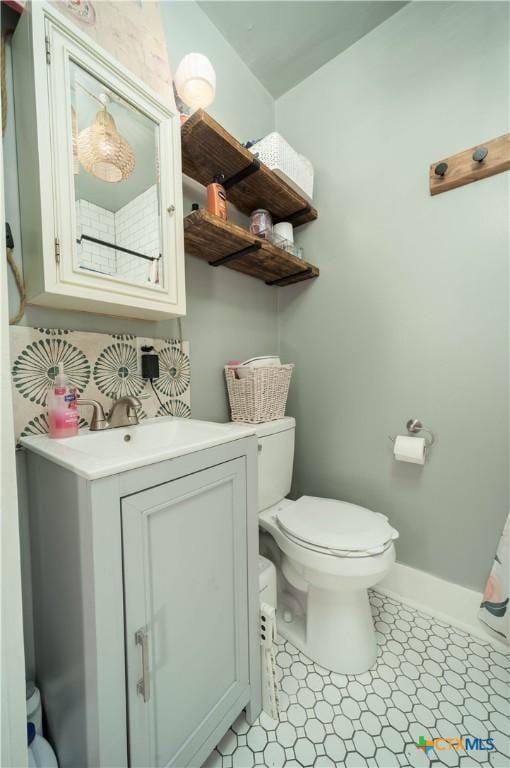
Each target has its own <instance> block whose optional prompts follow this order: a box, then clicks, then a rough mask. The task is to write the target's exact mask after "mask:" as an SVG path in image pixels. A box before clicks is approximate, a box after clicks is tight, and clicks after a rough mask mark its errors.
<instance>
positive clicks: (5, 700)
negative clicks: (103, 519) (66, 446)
mask: <svg viewBox="0 0 510 768" xmlns="http://www.w3.org/2000/svg"><path fill="white" fill-rule="evenodd" d="M0 98H1V97H0ZM0 251H1V254H0V310H1V315H0V318H1V319H0V323H1V328H0V381H1V382H2V395H1V416H0V423H1V429H0V432H1V448H0V452H1V471H2V474H1V508H0V541H1V549H0V562H1V584H2V593H1V618H0V622H1V632H0V644H1V654H0V679H1V681H2V685H1V688H2V696H1V703H0V708H1V723H2V725H1V734H0V764H1V765H2V766H5V768H10V767H11V766H12V767H13V768H24V767H25V766H26V765H27V759H28V757H27V730H26V703H25V650H24V644H23V611H22V598H21V561H20V545H19V521H18V493H17V487H16V457H15V441H14V424H13V415H12V397H11V366H10V353H9V301H8V296H7V261H6V258H5V207H4V173H3V153H2V146H1V145H0Z"/></svg>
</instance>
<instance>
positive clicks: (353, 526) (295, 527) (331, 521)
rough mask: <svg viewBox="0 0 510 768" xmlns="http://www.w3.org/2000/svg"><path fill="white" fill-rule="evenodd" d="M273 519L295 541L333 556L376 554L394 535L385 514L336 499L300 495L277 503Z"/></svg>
mask: <svg viewBox="0 0 510 768" xmlns="http://www.w3.org/2000/svg"><path fill="white" fill-rule="evenodd" d="M276 519H277V523H278V527H279V528H280V530H281V531H282V533H284V534H285V535H286V536H287V537H288V538H289V539H291V540H292V541H293V542H294V543H295V544H298V545H300V546H302V547H305V548H306V549H310V550H313V551H315V552H318V553H321V554H326V555H333V556H335V557H349V558H351V557H371V556H374V555H379V554H381V553H382V552H385V551H386V550H387V549H388V548H389V547H391V545H392V544H393V541H394V540H395V539H397V538H398V533H397V531H396V530H395V529H394V528H392V527H391V525H390V524H389V523H388V518H387V517H386V516H385V515H382V514H380V513H378V512H372V511H371V510H369V509H366V508H365V507H360V506H358V505H356V504H350V503H349V502H346V501H338V500H336V499H323V498H318V497H315V496H302V497H301V498H300V499H299V500H298V501H296V502H294V503H292V504H290V505H286V506H284V507H280V508H279V509H278V511H277V514H276Z"/></svg>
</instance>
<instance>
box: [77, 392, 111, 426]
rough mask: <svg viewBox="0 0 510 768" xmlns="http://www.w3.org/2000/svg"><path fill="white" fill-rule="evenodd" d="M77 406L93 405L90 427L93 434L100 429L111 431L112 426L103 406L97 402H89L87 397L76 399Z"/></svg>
mask: <svg viewBox="0 0 510 768" xmlns="http://www.w3.org/2000/svg"><path fill="white" fill-rule="evenodd" d="M76 404H77V405H91V406H92V418H91V420H90V427H89V429H91V430H92V431H93V432H96V431H97V430H100V429H109V428H110V425H109V423H108V421H107V419H106V416H105V415H104V410H103V406H102V405H101V403H98V402H97V400H89V399H88V398H86V397H78V398H76Z"/></svg>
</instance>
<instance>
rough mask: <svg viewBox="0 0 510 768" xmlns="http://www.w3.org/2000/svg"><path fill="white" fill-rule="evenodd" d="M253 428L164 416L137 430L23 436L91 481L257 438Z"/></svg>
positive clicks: (28, 444)
mask: <svg viewBox="0 0 510 768" xmlns="http://www.w3.org/2000/svg"><path fill="white" fill-rule="evenodd" d="M254 434H255V430H254V428H253V427H251V426H249V425H240V424H230V423H229V424H217V423H215V422H210V421H197V420H196V419H180V418H176V417H173V416H163V417H161V418H156V419H145V420H144V421H142V422H141V423H140V424H138V425H137V426H134V427H119V428H118V429H107V430H105V431H104V432H91V431H90V430H88V429H81V430H80V432H79V434H78V435H76V437H66V438H63V439H52V438H50V437H48V436H47V435H40V436H37V437H22V438H21V440H20V442H21V444H22V445H24V446H25V447H26V448H29V449H30V450H32V451H35V452H36V453H39V454H41V455H42V456H45V457H46V458H47V459H50V460H51V461H54V462H55V463H56V464H60V465H61V466H63V467H66V468H67V469H70V470H71V471H72V472H75V473H76V474H77V475H81V477H85V478H87V480H94V479H96V478H98V477H106V476H108V475H115V474H117V473H118V472H125V471H126V470H128V469H135V468H136V467H142V466H144V465H145V464H155V463H156V462H158V461H164V460H165V459H172V458H175V457H177V456H183V455H184V454H187V453H194V452H195V451H201V450H203V449H204V448H211V447H213V446H215V445H221V444H222V443H229V442H231V441H232V440H239V439H240V438H243V437H248V436H250V435H254Z"/></svg>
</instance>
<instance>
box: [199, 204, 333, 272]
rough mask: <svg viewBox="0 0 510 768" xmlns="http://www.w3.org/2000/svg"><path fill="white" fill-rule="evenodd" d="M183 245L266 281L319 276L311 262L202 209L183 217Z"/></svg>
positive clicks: (216, 262)
mask: <svg viewBox="0 0 510 768" xmlns="http://www.w3.org/2000/svg"><path fill="white" fill-rule="evenodd" d="M184 245H185V249H186V253H189V254H191V255H192V256H198V258H200V259H204V260H205V261H207V262H209V264H210V265H211V266H213V267H219V266H225V267H229V268H230V269H235V270H236V271H237V272H243V273H244V274H245V275H251V277H256V278H258V279H259V280H264V282H265V283H267V285H280V286H283V285H291V284H293V283H300V282H302V281H303V280H310V279H312V278H314V277H318V276H319V268H318V267H315V266H314V265H313V264H309V263H308V262H307V261H303V259H299V258H298V257H297V256H293V255H292V254H291V253H287V251H284V250H282V249H281V248H277V247H276V246H275V245H272V244H271V243H269V242H268V241H267V240H262V239H261V238H260V237H257V236H256V235H253V234H252V233H251V232H248V231H247V230H246V229H243V228H242V227H239V226H238V225H237V224H232V223H231V222H229V221H224V220H223V219H220V218H219V217H218V216H214V215H213V214H212V213H209V212H208V211H206V210H199V211H193V213H191V214H190V215H189V216H186V218H185V219H184Z"/></svg>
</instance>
